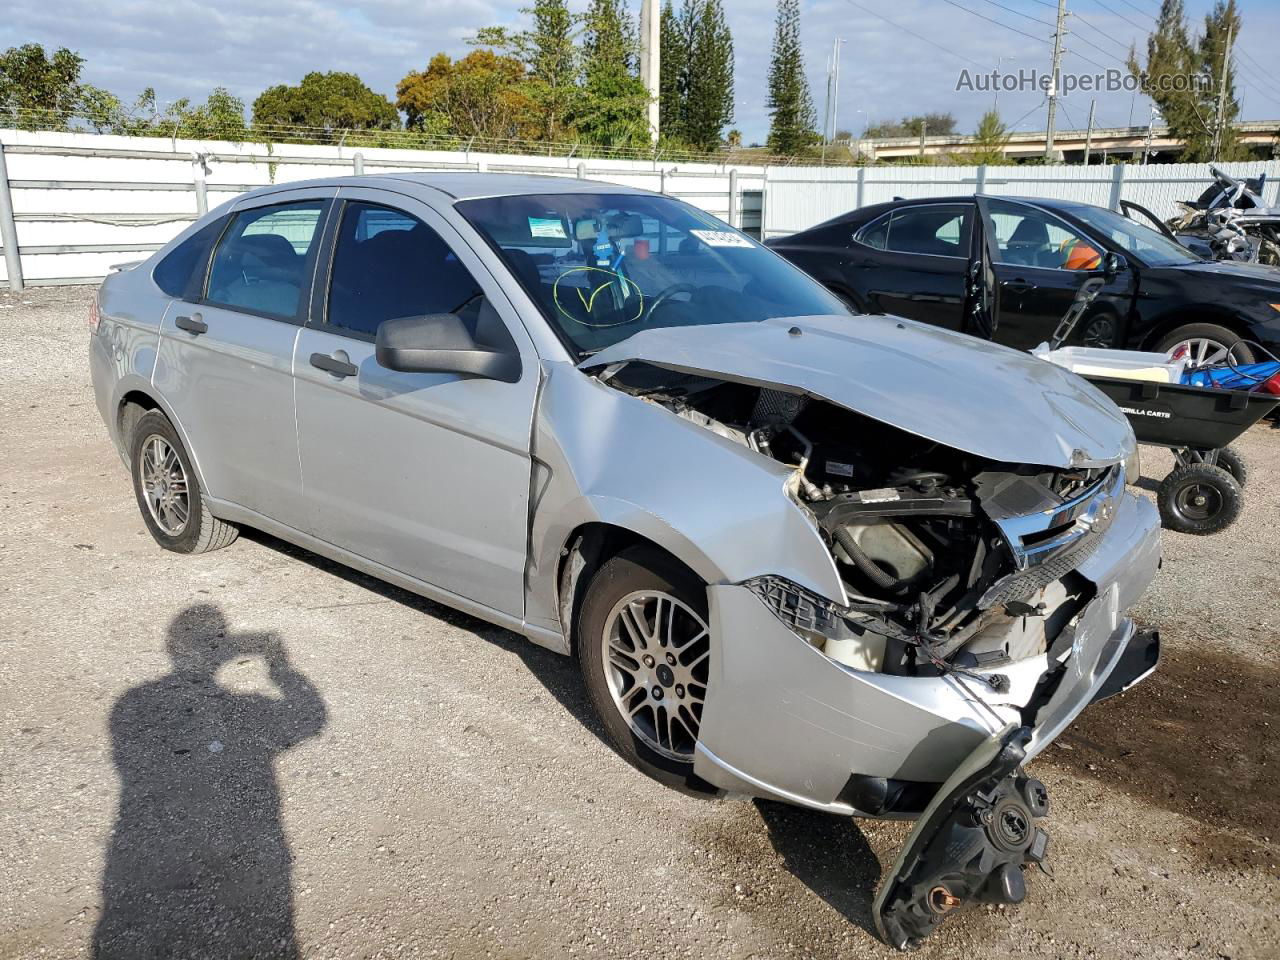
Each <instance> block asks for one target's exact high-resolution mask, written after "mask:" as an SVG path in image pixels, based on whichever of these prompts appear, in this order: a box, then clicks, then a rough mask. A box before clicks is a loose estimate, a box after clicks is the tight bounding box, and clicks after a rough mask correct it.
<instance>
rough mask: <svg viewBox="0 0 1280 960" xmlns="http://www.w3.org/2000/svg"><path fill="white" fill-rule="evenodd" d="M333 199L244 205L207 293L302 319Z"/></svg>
mask: <svg viewBox="0 0 1280 960" xmlns="http://www.w3.org/2000/svg"><path fill="white" fill-rule="evenodd" d="M327 203H328V201H325V200H306V201H302V202H300V203H281V204H275V205H272V206H268V207H255V208H253V209H251V210H242V211H240V212H239V213H237V214H236V215H235V218H234V219H233V220H232V222H231V226H230V227H228V228H227V232H226V234H225V235H224V236H223V238H222V241H221V242H220V243H219V244H218V249H217V250H216V251H215V252H214V255H213V265H212V266H211V268H210V270H209V287H208V292H207V294H206V299H207V300H209V302H211V303H215V304H218V305H220V306H225V307H230V308H232V309H237V310H244V311H247V312H249V313H257V314H261V315H263V316H267V317H272V318H274V319H277V320H290V321H293V320H297V318H298V317H299V315H300V313H301V309H302V304H303V299H304V297H303V295H304V293H306V292H307V291H309V290H310V276H311V274H310V271H309V269H308V264H309V263H310V262H311V259H310V254H311V253H312V247H313V246H314V244H315V242H316V238H317V234H318V233H319V227H320V222H321V219H322V214H323V213H324V210H325V207H326V205H327Z"/></svg>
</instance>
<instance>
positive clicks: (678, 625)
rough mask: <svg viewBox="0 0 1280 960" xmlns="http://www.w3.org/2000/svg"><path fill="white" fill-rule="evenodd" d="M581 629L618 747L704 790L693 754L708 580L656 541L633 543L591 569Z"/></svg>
mask: <svg viewBox="0 0 1280 960" xmlns="http://www.w3.org/2000/svg"><path fill="white" fill-rule="evenodd" d="M577 636H578V658H579V662H580V665H581V668H582V675H583V678H584V680H585V681H586V685H587V690H588V692H589V694H590V696H591V700H592V703H593V705H594V706H595V709H596V713H597V714H599V716H600V719H601V721H602V722H603V723H604V726H605V730H606V731H607V732H608V734H609V738H610V740H611V741H612V742H613V745H614V747H615V748H616V749H617V751H618V752H619V753H620V754H621V755H622V756H623V757H624V758H625V759H626V760H627V761H628V762H629V763H631V764H632V765H633V766H635V767H637V768H638V769H639V770H641V771H643V772H644V773H646V774H648V775H649V776H651V777H653V778H654V779H656V780H659V781H661V782H662V783H665V784H667V785H669V786H674V787H681V788H694V789H702V788H703V787H702V785H700V783H699V782H697V781H696V780H695V779H694V777H693V753H694V747H695V746H696V744H697V742H698V733H699V730H700V728H701V724H702V711H703V707H704V705H705V703H706V697H707V681H708V679H709V676H710V666H711V635H710V630H709V627H708V618H707V597H706V586H705V584H703V583H702V582H701V581H699V580H698V579H697V578H696V577H694V576H693V575H692V574H691V573H689V571H687V570H685V569H684V568H683V567H681V566H680V565H679V564H678V563H676V562H675V561H673V560H671V559H670V558H668V557H667V556H665V555H664V554H662V553H660V552H659V551H657V550H654V549H652V548H633V549H630V550H626V551H624V552H622V553H620V554H618V555H617V556H616V557H613V558H612V559H610V560H608V561H607V562H606V563H605V564H604V565H603V566H602V567H601V568H600V569H599V571H598V572H597V573H596V574H595V576H594V577H592V579H591V582H590V584H589V585H588V587H587V593H586V596H585V598H584V600H583V603H582V610H581V613H580V615H579V619H578V631H577Z"/></svg>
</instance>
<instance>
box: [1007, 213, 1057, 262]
mask: <svg viewBox="0 0 1280 960" xmlns="http://www.w3.org/2000/svg"><path fill="white" fill-rule="evenodd" d="M1005 256H1006V257H1008V260H1009V262H1010V263H1017V264H1021V265H1022V266H1025V267H1056V266H1059V264H1058V263H1057V262H1053V263H1049V262H1046V261H1047V260H1055V261H1056V260H1057V259H1060V258H1058V257H1057V255H1056V254H1055V253H1054V251H1053V249H1052V246H1051V244H1050V243H1049V227H1048V226H1047V225H1046V224H1045V222H1044V221H1043V220H1039V219H1037V218H1035V217H1023V218H1022V221H1021V222H1020V223H1019V224H1018V225H1017V226H1016V227H1015V228H1014V230H1013V235H1012V236H1010V237H1009V242H1008V243H1007V244H1005Z"/></svg>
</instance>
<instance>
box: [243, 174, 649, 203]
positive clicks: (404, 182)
mask: <svg viewBox="0 0 1280 960" xmlns="http://www.w3.org/2000/svg"><path fill="white" fill-rule="evenodd" d="M406 186H415V187H420V188H425V189H429V190H432V191H435V192H438V193H443V194H445V195H446V196H448V197H449V198H451V199H453V200H475V199H478V198H481V197H518V196H527V195H530V194H571V193H613V194H617V193H627V194H652V191H649V190H640V189H638V188H636V187H626V186H622V185H620V184H616V183H606V182H604V181H602V180H583V179H579V178H578V177H577V176H555V175H553V174H532V173H481V172H475V173H471V172H461V171H430V170H423V171H406V172H404V173H398V172H380V173H369V174H363V175H360V176H355V175H350V176H344V177H325V178H323V179H315V180H294V181H290V182H288V183H278V184H273V185H271V186H269V187H261V188H259V189H257V190H253V191H251V192H250V193H249V194H245V195H244V196H266V195H270V194H272V193H278V192H281V191H285V190H297V189H299V188H301V189H306V188H307V187H384V188H386V189H391V190H399V191H401V192H404V191H405V187H406Z"/></svg>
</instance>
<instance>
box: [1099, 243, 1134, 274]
mask: <svg viewBox="0 0 1280 960" xmlns="http://www.w3.org/2000/svg"><path fill="white" fill-rule="evenodd" d="M1128 269H1129V262H1128V261H1127V260H1125V258H1124V257H1122V256H1120V254H1118V253H1116V252H1115V251H1114V250H1113V251H1111V252H1110V253H1108V254H1107V255H1106V256H1104V257H1103V258H1102V275H1103V276H1104V277H1106V278H1107V280H1108V281H1111V280H1114V279H1115V278H1116V276H1117V275H1118V274H1121V273H1123V272H1124V271H1125V270H1128Z"/></svg>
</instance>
